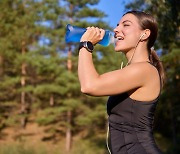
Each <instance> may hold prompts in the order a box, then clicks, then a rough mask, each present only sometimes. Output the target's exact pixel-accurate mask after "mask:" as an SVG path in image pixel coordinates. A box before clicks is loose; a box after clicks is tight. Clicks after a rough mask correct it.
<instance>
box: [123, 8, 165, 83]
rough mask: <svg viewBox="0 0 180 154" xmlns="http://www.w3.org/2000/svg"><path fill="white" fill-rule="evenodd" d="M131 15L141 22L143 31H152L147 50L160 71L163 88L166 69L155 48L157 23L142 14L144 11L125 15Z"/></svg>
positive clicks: (147, 15) (145, 14)
mask: <svg viewBox="0 0 180 154" xmlns="http://www.w3.org/2000/svg"><path fill="white" fill-rule="evenodd" d="M129 13H130V14H133V15H134V16H136V18H137V19H138V20H139V25H140V27H141V29H143V30H145V29H149V30H150V31H151V33H150V36H149V38H148V43H147V48H148V52H149V60H150V62H151V63H152V64H153V65H154V66H155V67H156V68H157V70H158V71H159V74H160V78H161V86H163V85H164V80H165V73H164V68H163V65H162V62H161V61H160V59H159V57H158V55H157V54H156V52H155V50H154V48H153V46H154V43H155V41H156V39H157V34H158V25H157V22H156V20H155V19H154V17H153V16H152V15H150V14H148V13H145V12H142V11H128V12H126V13H125V14H124V15H126V14H129ZM124 15H123V16H124Z"/></svg>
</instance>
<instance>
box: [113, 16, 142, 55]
mask: <svg viewBox="0 0 180 154" xmlns="http://www.w3.org/2000/svg"><path fill="white" fill-rule="evenodd" d="M138 22H139V21H138V19H137V18H136V16H134V15H133V14H130V13H129V14H126V15H124V16H123V17H122V18H121V20H120V22H119V24H118V25H117V27H116V28H115V29H114V32H115V37H116V38H117V39H116V40H117V41H116V43H115V51H122V52H128V51H129V50H131V49H133V48H134V47H135V46H136V44H137V42H138V41H139V39H140V37H141V35H142V34H143V30H142V29H141V28H140V25H139V24H138Z"/></svg>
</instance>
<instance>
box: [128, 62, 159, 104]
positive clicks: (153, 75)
mask: <svg viewBox="0 0 180 154" xmlns="http://www.w3.org/2000/svg"><path fill="white" fill-rule="evenodd" d="M135 65H136V67H135ZM134 68H135V69H137V68H138V69H139V70H136V71H137V72H138V71H139V73H140V74H141V75H142V78H141V79H142V82H143V85H142V87H140V88H138V89H137V90H135V91H134V92H133V93H131V94H130V97H131V98H132V99H135V100H140V101H151V100H154V99H155V98H157V96H158V95H159V92H160V78H159V73H158V70H157V69H156V67H155V66H153V65H152V64H150V63H148V62H142V63H136V64H134Z"/></svg>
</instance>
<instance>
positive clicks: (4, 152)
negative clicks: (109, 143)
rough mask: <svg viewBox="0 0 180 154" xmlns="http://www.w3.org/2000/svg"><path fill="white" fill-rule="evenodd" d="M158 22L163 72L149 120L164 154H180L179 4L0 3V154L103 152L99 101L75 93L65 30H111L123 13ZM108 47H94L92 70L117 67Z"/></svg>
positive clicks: (73, 56) (72, 54)
mask: <svg viewBox="0 0 180 154" xmlns="http://www.w3.org/2000/svg"><path fill="white" fill-rule="evenodd" d="M132 9H135V10H143V11H145V12H149V13H150V14H152V15H154V17H155V18H156V19H157V21H158V24H159V25H158V26H159V35H158V40H157V41H156V44H155V47H154V48H155V50H156V51H157V52H158V55H159V56H160V59H161V60H162V62H163V64H164V67H165V71H166V77H167V80H166V84H165V87H164V89H163V90H162V94H161V97H160V101H159V104H158V106H157V111H156V116H155V121H154V136H155V139H156V142H157V144H158V146H159V147H160V149H161V150H162V151H163V152H164V153H165V154H179V153H180V82H179V80H180V1H179V0H126V1H125V0H119V1H118V0H111V1H110V0H0V154H107V153H108V152H107V150H106V130H107V114H106V101H107V99H108V97H90V96H86V95H84V94H82V93H81V92H80V85H79V81H78V76H77V61H78V51H77V47H78V44H66V43H65V27H66V25H67V24H72V25H76V26H79V27H87V26H98V27H101V28H104V29H109V30H111V31H112V30H113V28H115V26H116V24H117V23H118V21H119V19H120V18H121V16H122V15H123V14H124V13H125V12H126V11H128V10H132ZM113 48H114V46H113V45H109V46H108V47H103V46H101V45H96V47H95V52H94V53H93V57H94V63H95V67H96V69H97V70H98V72H99V73H100V74H101V73H104V72H107V71H112V70H115V69H119V68H120V63H121V61H124V57H123V55H122V54H120V53H115V52H114V50H113Z"/></svg>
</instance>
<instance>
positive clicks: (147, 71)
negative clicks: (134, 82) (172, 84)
mask: <svg viewBox="0 0 180 154" xmlns="http://www.w3.org/2000/svg"><path fill="white" fill-rule="evenodd" d="M124 69H127V71H129V72H130V73H132V74H134V75H138V76H147V75H150V76H151V75H153V74H157V73H158V72H157V69H156V68H155V66H153V65H152V64H150V63H148V62H139V63H134V64H131V65H129V66H127V67H126V68H124ZM152 73H153V74H152Z"/></svg>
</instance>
